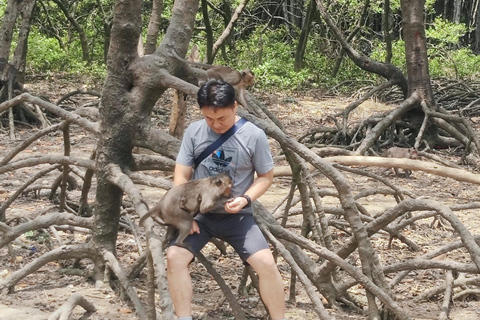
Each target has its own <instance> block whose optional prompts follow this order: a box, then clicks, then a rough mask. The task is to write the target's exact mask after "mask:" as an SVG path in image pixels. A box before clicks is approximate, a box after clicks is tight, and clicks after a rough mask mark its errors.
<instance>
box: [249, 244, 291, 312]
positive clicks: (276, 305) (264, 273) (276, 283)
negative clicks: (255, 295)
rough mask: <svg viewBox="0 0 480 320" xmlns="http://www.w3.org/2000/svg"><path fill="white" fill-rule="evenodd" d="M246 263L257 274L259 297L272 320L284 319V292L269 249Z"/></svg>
mask: <svg viewBox="0 0 480 320" xmlns="http://www.w3.org/2000/svg"><path fill="white" fill-rule="evenodd" d="M247 262H248V263H249V264H250V265H251V266H252V268H253V269H254V270H255V272H256V273H257V274H258V280H259V286H260V295H261V296H262V300H263V302H264V303H265V305H266V306H267V308H268V311H269V313H270V317H272V320H280V319H284V318H285V292H284V288H283V281H282V276H281V275H280V272H279V271H278V268H277V265H276V264H275V260H274V258H273V255H272V253H271V251H270V249H264V250H260V251H258V252H256V253H254V254H253V255H251V256H250V257H249V258H248V259H247Z"/></svg>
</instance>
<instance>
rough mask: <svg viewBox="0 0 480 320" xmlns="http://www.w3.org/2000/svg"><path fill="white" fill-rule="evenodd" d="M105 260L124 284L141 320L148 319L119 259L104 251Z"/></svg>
mask: <svg viewBox="0 0 480 320" xmlns="http://www.w3.org/2000/svg"><path fill="white" fill-rule="evenodd" d="M102 251H103V252H102V254H103V258H104V259H105V261H107V263H108V266H109V267H110V268H111V269H112V271H113V272H114V273H115V274H116V275H117V277H118V280H119V281H120V283H121V284H122V287H123V288H124V289H125V291H126V293H127V295H128V297H129V298H130V300H131V301H132V303H133V305H134V306H135V311H136V312H137V314H138V317H139V318H140V319H146V312H145V308H144V307H143V305H142V302H141V301H140V298H139V297H138V295H137V292H136V291H135V289H134V288H133V287H132V284H131V283H130V280H129V279H128V276H127V273H126V272H125V270H123V268H122V266H121V265H120V262H118V260H117V258H115V256H114V255H113V253H111V252H110V251H107V250H102Z"/></svg>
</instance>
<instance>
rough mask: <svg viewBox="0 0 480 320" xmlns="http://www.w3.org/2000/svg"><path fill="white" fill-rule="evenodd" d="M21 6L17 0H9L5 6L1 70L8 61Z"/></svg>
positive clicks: (0, 52) (0, 30)
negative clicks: (19, 6)
mask: <svg viewBox="0 0 480 320" xmlns="http://www.w3.org/2000/svg"><path fill="white" fill-rule="evenodd" d="M18 12H19V8H18V2H17V1H16V0H9V1H8V3H7V7H6V8H5V14H4V16H3V22H2V25H1V27H0V72H2V71H3V67H4V66H5V64H6V63H7V62H8V60H9V59H8V57H9V54H10V47H11V45H12V36H13V31H14V29H15V21H17V16H18Z"/></svg>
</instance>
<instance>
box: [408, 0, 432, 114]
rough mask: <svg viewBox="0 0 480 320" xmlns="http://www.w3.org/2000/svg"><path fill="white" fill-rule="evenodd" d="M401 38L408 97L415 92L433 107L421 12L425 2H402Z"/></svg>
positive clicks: (420, 0)
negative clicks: (405, 61) (403, 48)
mask: <svg viewBox="0 0 480 320" xmlns="http://www.w3.org/2000/svg"><path fill="white" fill-rule="evenodd" d="M401 8H402V19H403V38H404V40H405V55H406V59H407V76H408V96H411V95H412V93H413V92H414V91H417V92H418V94H419V96H420V98H421V99H422V100H423V99H424V100H426V102H427V104H428V105H429V106H432V107H433V106H434V105H435V103H434V98H433V90H432V84H431V81H430V73H429V71H428V56H427V42H426V36H425V25H424V22H423V17H424V16H423V10H424V8H425V0H402V1H401Z"/></svg>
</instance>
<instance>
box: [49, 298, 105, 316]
mask: <svg viewBox="0 0 480 320" xmlns="http://www.w3.org/2000/svg"><path fill="white" fill-rule="evenodd" d="M76 306H80V307H82V308H83V309H85V310H86V311H87V313H93V312H96V311H97V309H96V308H95V306H94V305H93V304H92V303H90V302H89V301H88V300H87V299H85V298H84V297H83V296H82V295H81V294H80V293H78V292H77V293H74V294H73V295H72V296H71V297H70V298H69V299H68V300H67V301H66V302H65V303H64V304H63V305H62V306H61V307H60V308H58V309H57V311H55V312H54V313H53V314H52V315H51V316H50V317H48V320H68V319H70V316H71V315H72V312H73V309H75V307H76Z"/></svg>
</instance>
